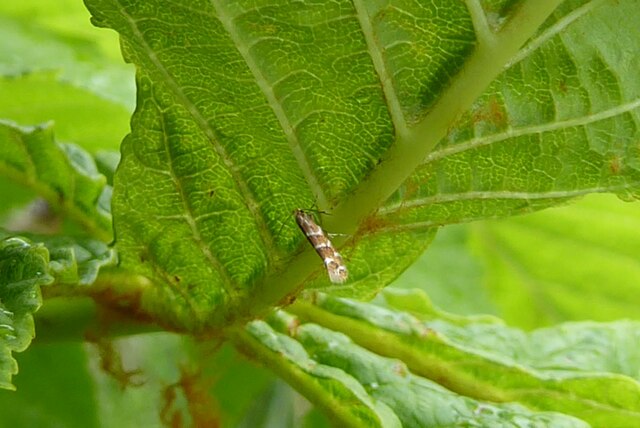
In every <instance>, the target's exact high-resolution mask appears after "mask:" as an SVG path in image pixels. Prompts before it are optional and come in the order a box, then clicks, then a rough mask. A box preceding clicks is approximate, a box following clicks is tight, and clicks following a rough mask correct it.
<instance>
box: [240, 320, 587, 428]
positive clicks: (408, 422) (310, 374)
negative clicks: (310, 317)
mask: <svg viewBox="0 0 640 428" xmlns="http://www.w3.org/2000/svg"><path fill="white" fill-rule="evenodd" d="M278 318H279V319H276V320H273V319H272V320H271V322H272V323H273V324H274V325H275V330H274V329H272V327H270V326H269V325H267V324H266V323H264V322H262V321H255V322H253V323H251V324H250V325H249V327H248V334H249V337H245V336H243V335H240V336H237V337H236V339H241V340H242V342H241V343H242V346H246V347H249V348H250V351H249V353H250V354H252V355H253V356H254V357H256V358H258V359H262V360H263V362H265V363H272V361H271V360H272V359H274V358H275V359H277V360H278V363H277V364H276V365H274V366H272V367H275V370H276V372H278V374H280V375H281V376H282V377H284V378H285V379H287V380H288V381H289V382H290V383H291V384H292V385H293V386H294V387H295V388H297V389H299V390H300V391H302V392H303V393H304V395H305V396H306V397H307V398H308V399H310V400H311V401H312V402H313V403H314V404H316V405H317V406H319V407H320V408H322V409H323V410H324V411H325V412H326V413H327V414H328V416H329V418H330V420H331V421H332V422H333V423H334V424H337V425H340V426H354V427H360V426H381V427H382V426H383V427H389V426H403V427H413V426H464V425H466V424H474V425H478V426H514V427H518V426H554V427H555V426H558V427H561V426H562V427H564V426H567V427H574V426H575V427H583V426H587V425H586V424H585V423H584V422H581V421H579V420H577V419H574V418H571V417H569V416H566V415H561V414H554V413H547V412H536V411H530V410H527V409H525V408H523V407H521V406H519V405H516V404H489V403H486V402H481V401H477V400H474V399H471V398H467V397H462V396H460V395H457V394H455V393H453V392H451V391H448V390H446V389H444V388H442V387H441V386H439V385H437V384H435V383H433V382H431V381H429V380H427V379H425V378H421V377H420V376H416V375H414V374H412V373H411V372H410V371H409V369H408V368H407V367H406V366H405V365H404V364H403V363H402V362H401V361H399V360H393V359H388V358H383V357H381V356H379V355H376V354H374V353H372V352H369V351H367V350H366V349H364V348H362V347H360V346H358V345H356V344H354V343H353V342H352V341H351V340H350V339H349V338H348V337H347V336H345V335H343V334H340V333H336V332H333V331H331V330H327V329H325V328H322V327H320V326H319V325H315V324H303V325H300V326H298V325H297V320H295V318H292V317H290V316H287V315H285V314H280V315H279V316H278ZM277 330H280V331H282V332H286V333H287V334H284V333H282V332H278V331H277ZM289 335H291V336H292V337H289ZM280 355H281V356H283V357H284V361H282V360H283V359H282V358H279V356H280Z"/></svg>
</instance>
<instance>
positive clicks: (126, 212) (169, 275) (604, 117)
mask: <svg viewBox="0 0 640 428" xmlns="http://www.w3.org/2000/svg"><path fill="white" fill-rule="evenodd" d="M86 3H87V6H88V7H89V9H90V10H91V12H92V15H93V21H94V23H95V24H96V25H98V26H103V27H110V28H113V29H115V30H116V31H117V32H118V33H119V34H120V36H121V38H122V41H123V52H124V54H125V56H126V59H127V60H128V61H130V62H133V63H134V64H135V65H136V66H137V70H138V71H137V84H138V102H137V109H136V112H135V114H134V116H133V119H132V132H131V134H130V135H129V136H128V137H127V138H126V140H125V142H124V143H123V146H122V163H121V164H120V167H119V170H118V171H117V173H116V176H115V180H114V181H115V192H114V222H115V228H116V235H117V245H118V248H119V251H120V253H121V255H122V261H123V265H124V266H126V267H127V268H129V269H132V270H135V271H137V272H138V273H140V274H143V275H145V276H148V277H150V278H152V279H153V280H154V282H155V283H156V284H157V285H156V286H154V287H150V288H149V289H148V290H145V292H144V294H143V296H142V300H141V305H142V306H143V309H144V310H146V311H148V312H151V313H155V314H158V316H162V317H163V319H164V320H165V322H169V323H173V324H174V325H176V326H177V327H180V328H186V329H189V330H199V329H203V328H207V327H211V326H219V325H223V324H226V323H229V322H231V321H233V319H235V318H237V317H243V316H250V315H251V314H254V313H256V311H257V312H259V311H260V310H261V308H266V307H268V306H269V305H272V304H274V303H276V302H278V301H279V300H281V299H283V298H284V297H285V296H286V295H288V294H291V293H293V292H295V291H296V290H298V289H300V288H301V287H302V286H307V287H315V288H318V289H323V290H326V289H327V285H328V280H327V279H326V277H325V275H324V273H323V267H322V262H321V260H319V259H318V258H317V256H316V255H315V254H314V252H313V249H312V248H311V247H310V246H309V245H308V244H307V243H306V242H305V238H304V236H303V235H302V234H301V233H300V231H299V230H298V229H297V227H296V225H295V223H294V221H293V216H292V212H293V210H294V209H296V208H303V209H309V208H312V207H317V208H318V209H319V210H321V211H325V212H326V214H322V215H320V216H319V220H321V221H322V224H323V226H324V228H325V229H326V230H327V231H329V232H335V233H342V234H346V236H344V235H343V236H338V237H337V238H335V240H334V244H335V245H337V246H338V247H339V250H340V251H341V253H342V254H343V256H344V258H345V261H346V263H347V265H348V267H349V270H350V279H349V281H348V282H347V283H346V284H344V285H342V286H339V287H335V288H331V291H332V292H333V293H335V294H339V295H342V296H346V297H369V296H372V295H374V294H375V293H376V292H377V291H379V290H380V289H381V288H382V287H383V286H384V285H386V284H387V283H388V282H390V281H391V280H392V279H394V278H395V277H396V276H397V275H398V274H399V273H400V272H401V271H402V270H403V269H405V268H406V267H407V266H408V265H409V264H410V263H411V262H412V261H413V260H414V259H415V257H417V256H418V254H420V253H421V252H422V250H423V249H424V248H425V247H426V246H427V245H428V243H429V242H430V240H431V239H432V238H433V236H434V234H435V231H436V228H437V227H438V226H440V225H445V224H451V223H458V222H466V221H472V220H478V219H484V218H492V217H503V216H508V215H513V214H519V213H523V212H529V211H533V210H538V209H542V208H546V207H549V206H553V205H557V204H560V203H564V202H566V201H568V200H570V199H571V198H574V197H577V196H580V195H583V194H587V193H592V192H612V193H616V194H618V195H620V196H622V197H624V198H626V199H632V198H635V197H636V196H637V192H638V183H640V175H639V173H638V166H639V164H638V160H639V156H638V155H639V153H638V149H637V143H635V142H637V140H638V131H637V126H636V121H637V117H636V116H637V112H638V108H639V106H640V83H639V82H638V80H637V79H636V78H635V73H634V70H637V69H638V68H639V66H640V64H639V63H638V62H639V61H640V57H638V56H637V55H629V54H628V51H629V49H632V47H633V46H636V45H637V44H638V37H640V35H638V32H637V31H635V27H636V24H635V23H636V22H638V19H639V18H640V17H638V14H639V13H640V12H639V11H638V8H637V7H636V5H635V3H634V1H632V0H627V1H624V0H623V1H619V2H616V3H611V2H605V1H597V0H596V1H564V2H560V1H550V0H544V1H536V2H534V1H486V2H475V1H471V0H470V1H467V2H450V1H444V0H442V1H439V0H432V1H429V2H415V3H412V2H386V3H384V4H382V3H373V2H347V1H339V2H319V3H309V2H299V3H290V2H284V3H281V4H280V3H277V2H271V3H269V2H236V1H233V2H226V1H212V2H209V1H201V2H196V3H193V4H190V5H189V6H185V5H182V4H179V3H175V2H161V1H157V2H145V3H144V4H142V3H140V2H133V1H126V2H117V1H114V0H87V1H86ZM558 5H559V6H558ZM556 6H557V7H556ZM483 7H484V9H483ZM549 14H550V15H549ZM613 23H614V24H613ZM613 27H615V29H616V30H615V31H613V30H611V28H613ZM525 42H526V43H525ZM523 44H524V47H522V48H521V45H523ZM463 112H465V113H463ZM461 113H463V114H461ZM394 192H395V193H394ZM374 212H375V214H372V213H374Z"/></svg>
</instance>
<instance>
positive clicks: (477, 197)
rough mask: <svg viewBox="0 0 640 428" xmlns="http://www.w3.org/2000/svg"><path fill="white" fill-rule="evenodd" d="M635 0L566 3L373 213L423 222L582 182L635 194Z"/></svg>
mask: <svg viewBox="0 0 640 428" xmlns="http://www.w3.org/2000/svg"><path fill="white" fill-rule="evenodd" d="M636 6H637V5H636V4H635V2H633V1H622V2H619V3H616V4H615V5H612V4H610V3H607V2H603V1H589V2H584V1H565V2H563V4H562V5H561V6H559V7H558V9H557V10H556V11H555V12H554V14H553V15H552V17H551V18H550V19H549V20H548V21H547V22H546V23H545V25H544V26H543V27H542V28H541V30H540V31H539V32H538V34H536V35H535V36H534V37H533V38H532V39H531V40H529V42H528V43H527V45H525V47H524V48H523V49H522V50H521V51H520V52H519V53H518V54H516V55H515V56H514V57H512V58H510V59H509V62H508V64H507V68H506V70H505V71H504V72H503V73H502V74H501V75H500V76H499V77H498V78H497V79H496V80H494V81H493V82H492V83H491V85H490V86H489V88H488V89H487V90H486V91H485V93H484V94H483V95H482V96H481V97H480V98H479V99H478V100H476V101H475V102H474V104H473V105H472V106H471V109H469V111H467V112H466V113H465V114H464V115H463V117H462V118H460V119H459V120H458V121H457V122H456V123H455V125H454V126H452V127H451V129H450V130H449V132H448V135H447V137H446V138H444V139H443V140H442V141H441V142H440V143H439V145H438V146H437V147H436V148H435V150H434V151H433V152H431V153H429V154H428V155H427V156H426V157H425V159H424V160H423V162H422V164H421V165H420V166H419V167H418V168H417V170H416V171H415V173H414V174H413V175H412V177H410V178H409V180H407V182H406V183H404V185H403V186H402V187H401V189H400V190H399V191H398V192H397V193H396V194H395V195H394V197H393V198H392V199H391V200H390V201H388V203H387V205H386V206H385V207H384V208H383V209H382V210H381V211H379V213H378V216H379V217H380V218H379V219H378V221H380V222H386V223H390V224H392V225H393V227H395V228H397V224H398V223H400V224H404V225H405V226H404V228H424V227H429V226H433V225H444V224H452V223H458V222H468V221H473V220H478V219H484V218H491V217H495V218H499V217H505V216H508V215H513V214H520V213H526V212H530V211H534V210H539V209H542V208H545V207H549V206H552V205H557V204H561V203H563V202H566V201H569V200H571V199H572V198H575V197H577V196H582V195H585V194H588V193H604V192H610V193H615V194H617V195H619V196H621V197H623V198H625V199H636V198H638V195H639V192H638V189H639V185H640V151H639V150H638V147H637V139H638V135H639V134H638V127H637V125H636V119H635V117H636V115H637V112H638V111H639V110H640V84H639V83H638V80H637V79H636V78H634V77H633V72H631V70H634V69H637V68H638V67H640V58H639V57H638V56H637V55H632V56H631V57H628V56H626V55H624V54H620V52H624V51H625V50H627V49H631V50H633V49H635V48H634V47H635V46H637V45H638V42H639V41H640V35H638V32H637V31H634V29H635V28H636V26H637V22H638V19H640V16H639V15H638V14H639V11H638V8H637V7H636ZM613 27H615V28H616V31H611V28H613ZM401 229H403V228H401Z"/></svg>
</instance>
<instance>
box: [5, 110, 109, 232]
mask: <svg viewBox="0 0 640 428" xmlns="http://www.w3.org/2000/svg"><path fill="white" fill-rule="evenodd" d="M0 143H1V144H2V151H0V174H3V175H5V176H7V177H10V178H11V179H13V180H14V181H16V182H18V183H20V184H23V185H26V186H29V187H31V188H33V189H34V190H35V191H36V192H37V193H39V194H40V195H41V196H42V197H44V198H45V199H46V200H47V202H49V203H50V204H51V205H52V206H53V207H55V208H56V209H58V210H59V211H61V212H62V213H63V214H65V215H67V216H69V218H71V219H73V220H74V221H76V222H78V223H79V224H80V225H82V226H83V227H84V229H85V230H86V231H87V232H88V233H90V234H91V235H93V236H95V237H97V238H99V239H102V240H104V241H110V240H111V211H110V199H111V186H108V185H107V184H106V178H105V177H104V176H103V175H102V174H100V173H99V172H98V170H97V168H96V165H95V162H94V160H93V158H92V157H91V156H90V155H89V154H88V153H86V152H85V151H84V150H82V149H81V148H79V147H78V146H75V145H72V144H62V143H58V142H56V141H54V136H53V127H52V125H51V124H45V125H41V126H37V127H20V126H18V125H15V124H13V123H10V122H5V121H0Z"/></svg>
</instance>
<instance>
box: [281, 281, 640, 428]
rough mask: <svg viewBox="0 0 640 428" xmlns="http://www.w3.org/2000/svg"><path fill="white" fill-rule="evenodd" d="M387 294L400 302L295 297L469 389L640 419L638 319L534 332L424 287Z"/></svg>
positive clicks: (447, 382)
mask: <svg viewBox="0 0 640 428" xmlns="http://www.w3.org/2000/svg"><path fill="white" fill-rule="evenodd" d="M385 295H386V297H387V299H388V301H389V303H391V304H392V305H393V306H394V307H396V308H398V309H400V310H397V309H396V310H393V309H389V308H383V307H377V306H373V305H371V304H366V303H357V302H354V301H350V300H346V299H336V298H330V297H322V296H319V297H318V299H317V300H316V305H317V306H313V305H309V304H308V303H296V304H295V305H294V306H293V307H292V309H294V310H295V311H296V313H298V314H299V315H300V316H301V317H302V318H303V319H306V320H309V321H312V322H317V323H321V324H322V325H324V326H326V327H329V328H331V329H333V330H336V331H341V332H344V333H346V334H349V337H350V338H351V339H352V340H353V341H354V342H356V343H358V344H359V345H361V346H364V347H366V348H368V349H370V350H372V351H374V352H376V353H377V354H380V355H384V356H388V357H393V358H399V359H401V360H402V361H403V362H404V363H406V364H407V365H408V367H409V369H411V371H413V372H414V373H416V374H420V375H422V376H424V377H426V378H429V379H432V380H434V381H437V382H438V383H439V384H441V385H444V386H446V387H447V388H449V389H450V390H452V391H455V392H457V393H459V394H462V395H466V396H469V397H474V398H476V399H481V400H489V401H492V402H510V401H517V402H520V403H522V404H525V405H527V406H529V407H530V408H534V409H541V410H547V411H557V412H562V413H567V414H571V415H574V416H576V417H579V418H581V419H584V420H585V421H587V422H589V423H591V424H593V425H594V426H602V427H607V426H616V427H634V426H637V425H638V423H640V377H639V376H638V373H640V371H639V368H640V354H638V348H637V346H636V345H637V343H638V337H639V332H640V325H639V324H638V322H631V321H620V322H614V323H609V324H598V323H593V322H585V323H570V324H562V325H559V326H557V327H552V328H547V329H541V330H536V331H533V332H531V333H525V332H523V331H521V330H517V329H514V328H509V327H506V326H505V325H504V324H502V323H501V322H499V321H498V320H497V319H495V318H492V317H484V318H483V317H468V318H467V317H458V316H452V315H449V314H446V313H443V312H440V311H438V310H437V309H435V308H433V307H432V306H431V304H430V303H429V301H428V300H427V299H426V296H425V295H423V294H422V295H421V294H416V293H407V292H400V291H395V292H393V293H391V292H390V291H387V292H386V293H385ZM611 391H615V393H612V392H611Z"/></svg>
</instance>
